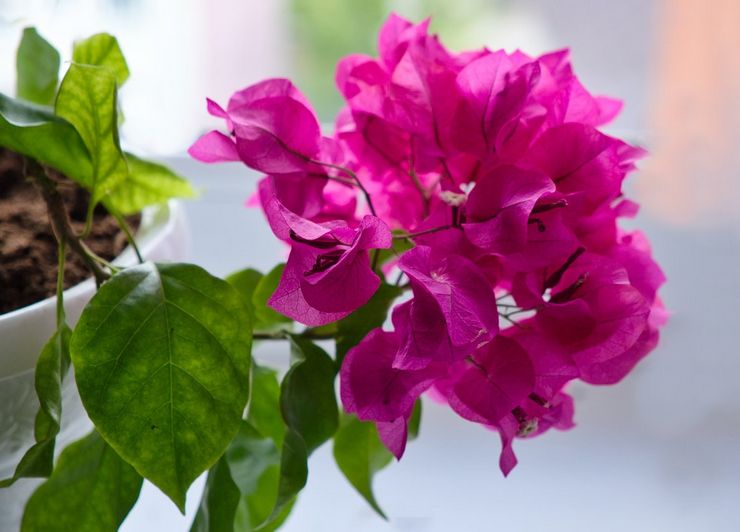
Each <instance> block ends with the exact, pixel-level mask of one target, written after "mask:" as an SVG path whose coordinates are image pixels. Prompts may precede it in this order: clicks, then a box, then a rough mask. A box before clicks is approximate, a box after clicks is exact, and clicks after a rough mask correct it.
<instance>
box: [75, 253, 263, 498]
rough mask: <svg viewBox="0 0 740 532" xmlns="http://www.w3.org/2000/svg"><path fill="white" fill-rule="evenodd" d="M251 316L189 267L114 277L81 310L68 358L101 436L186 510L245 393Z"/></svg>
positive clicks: (217, 282)
mask: <svg viewBox="0 0 740 532" xmlns="http://www.w3.org/2000/svg"><path fill="white" fill-rule="evenodd" d="M250 347H251V328H250V321H249V313H248V311H247V309H246V307H245V305H244V303H243V302H242V300H241V298H240V297H239V294H238V293H237V292H236V291H235V290H234V288H232V287H231V286H230V285H229V284H228V283H226V282H225V281H222V280H221V279H217V278H215V277H213V276H211V275H210V274H209V273H208V272H206V271H205V270H203V269H202V268H199V267H197V266H193V265H189V264H151V263H145V264H141V265H139V266H136V267H133V268H129V269H127V270H124V271H123V272H121V273H119V274H117V275H115V276H114V277H113V278H112V279H111V280H110V281H108V282H107V283H105V284H104V285H103V286H102V287H101V289H100V290H99V291H98V293H97V294H96V295H95V297H94V298H93V299H92V301H91V302H90V303H89V304H88V305H87V307H86V308H85V310H84V311H83V313H82V316H81V318H80V321H79V323H78V325H77V327H76V329H75V333H74V335H73V336H72V344H71V355H72V362H73V364H74V367H75V376H76V379H77V387H78V389H79V391H80V397H81V398H82V402H83V404H84V405H85V408H86V410H87V412H88V414H89V416H90V419H92V421H93V422H94V423H95V426H96V427H97V429H98V431H99V432H100V434H101V435H102V436H103V437H104V438H105V439H106V441H107V442H108V443H109V444H110V445H111V446H112V447H113V448H114V449H115V450H116V451H117V452H118V453H119V454H120V455H121V457H123V458H124V459H125V460H126V461H128V462H129V463H130V464H132V465H133V466H134V467H135V468H136V470H137V471H138V472H139V473H140V474H141V475H142V476H144V477H145V478H147V479H149V480H150V481H152V482H153V483H154V484H156V485H157V486H158V487H159V488H160V489H162V491H163V492H164V493H166V494H167V495H168V496H169V497H170V498H171V499H172V500H173V501H174V502H175V504H177V506H178V507H179V508H180V509H181V510H183V509H184V504H185V492H186V491H187V489H188V486H190V484H191V483H192V481H193V480H195V478H196V477H197V476H198V475H200V474H201V473H202V472H203V471H205V470H206V469H208V468H209V467H211V466H212V465H213V464H214V463H215V462H216V460H218V458H219V457H220V456H221V454H223V452H224V450H225V449H226V447H227V446H228V444H229V442H230V441H231V440H232V438H233V437H234V435H235V434H236V432H237V430H238V429H239V424H240V422H241V417H242V413H243V411H244V407H245V405H246V402H247V398H248V396H249V366H250V360H251V357H250Z"/></svg>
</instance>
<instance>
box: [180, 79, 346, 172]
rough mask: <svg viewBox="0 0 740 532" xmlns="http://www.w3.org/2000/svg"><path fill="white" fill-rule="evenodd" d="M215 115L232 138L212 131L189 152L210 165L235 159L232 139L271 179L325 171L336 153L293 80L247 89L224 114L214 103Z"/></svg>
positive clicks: (251, 164)
mask: <svg viewBox="0 0 740 532" xmlns="http://www.w3.org/2000/svg"><path fill="white" fill-rule="evenodd" d="M208 107H209V111H210V112H211V114H214V115H215V116H219V117H222V118H224V119H225V120H226V125H227V128H228V129H229V133H230V137H227V136H226V135H223V134H221V133H218V132H214V131H212V132H210V133H207V134H206V135H204V136H203V137H201V138H200V139H199V140H198V141H196V142H195V144H193V146H191V148H190V150H189V153H190V155H191V156H193V157H194V158H196V159H199V160H201V161H204V162H216V161H221V160H234V159H233V155H234V152H233V150H231V149H230V148H229V146H228V142H227V141H228V140H230V141H231V143H232V144H233V145H234V146H235V149H236V153H237V154H238V156H239V158H240V159H241V160H242V161H243V162H244V164H246V165H247V166H249V167H251V168H254V169H255V170H258V171H260V172H265V173H267V174H291V173H296V172H306V171H310V170H311V169H316V168H317V167H318V168H319V170H318V171H324V170H325V169H323V168H322V167H321V165H320V164H317V162H319V161H321V162H326V161H327V159H331V158H332V157H331V153H332V152H335V151H336V147H335V146H334V145H333V144H334V141H333V140H332V139H329V138H326V137H322V135H321V128H320V126H319V121H318V118H317V117H316V113H314V111H313V109H312V108H311V106H310V104H309V103H308V101H307V100H306V98H305V97H304V96H303V95H302V94H301V93H300V91H298V89H296V88H295V86H294V85H293V84H292V83H291V82H290V81H289V80H287V79H279V78H278V79H268V80H265V81H262V82H260V83H257V84H255V85H251V86H249V87H247V88H245V89H242V90H240V91H238V92H236V93H234V95H233V96H232V97H231V98H230V100H229V104H228V106H227V108H226V109H225V110H224V109H223V108H221V107H220V106H218V104H216V103H215V102H213V101H211V100H209V101H208ZM330 162H331V161H330Z"/></svg>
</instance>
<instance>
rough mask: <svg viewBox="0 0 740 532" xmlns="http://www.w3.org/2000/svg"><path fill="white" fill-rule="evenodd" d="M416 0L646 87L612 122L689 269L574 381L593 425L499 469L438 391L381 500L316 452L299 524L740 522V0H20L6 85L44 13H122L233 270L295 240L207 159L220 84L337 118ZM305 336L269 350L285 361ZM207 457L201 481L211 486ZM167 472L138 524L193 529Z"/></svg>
mask: <svg viewBox="0 0 740 532" xmlns="http://www.w3.org/2000/svg"><path fill="white" fill-rule="evenodd" d="M392 10H395V11H397V12H399V13H401V14H403V15H405V16H407V17H410V18H412V19H414V20H420V19H422V18H424V17H427V16H432V17H433V22H432V29H433V30H434V31H436V32H438V33H439V34H440V35H441V38H442V40H443V41H444V42H445V43H446V44H447V45H448V46H449V47H450V48H452V49H454V50H461V49H464V48H477V47H479V46H481V45H484V44H485V45H487V46H488V47H490V48H493V49H497V48H506V49H508V50H513V49H515V48H521V49H522V50H524V51H526V52H528V53H530V54H532V55H535V54H538V53H541V52H544V51H548V50H551V49H555V48H560V47H564V46H569V47H571V49H572V55H573V62H574V65H575V68H576V71H577V72H578V73H579V75H580V77H581V79H582V81H583V82H584V84H585V85H586V87H588V88H589V90H591V91H592V92H594V93H597V94H608V95H610V96H615V97H619V98H621V99H623V100H625V102H626V105H625V108H624V111H623V113H622V115H621V116H620V118H619V119H618V120H616V121H615V122H614V124H613V125H612V126H611V127H610V128H609V132H610V133H613V134H617V135H621V136H624V137H626V138H627V139H628V140H629V141H631V142H634V143H638V144H640V145H643V146H645V147H647V148H648V149H649V150H650V152H651V157H650V158H649V159H647V160H645V161H643V162H642V163H641V165H640V171H639V172H637V173H636V174H635V175H634V176H632V177H631V178H630V180H629V184H628V190H629V192H630V194H631V196H632V197H633V198H634V199H636V200H637V201H639V202H640V203H641V204H642V211H641V214H640V216H639V217H638V218H637V220H636V221H635V222H631V223H630V225H637V226H640V227H641V228H643V229H644V230H645V232H646V233H647V234H648V235H649V236H650V238H651V240H652V242H653V246H654V253H655V255H656V257H657V258H658V260H659V262H660V263H661V264H662V265H663V267H664V269H665V271H666V274H667V276H668V279H669V282H668V284H667V286H666V287H665V288H664V289H663V292H662V294H663V297H664V299H665V302H666V305H667V307H668V308H669V309H670V310H671V312H672V319H671V321H670V323H669V325H668V327H667V328H666V329H665V332H664V334H663V339H662V343H661V345H660V347H659V348H658V350H657V351H656V352H655V353H654V354H653V355H651V356H650V357H648V359H647V360H645V361H644V362H643V363H641V364H640V365H639V366H638V367H637V369H636V370H635V372H634V373H633V374H632V375H630V376H629V377H628V378H627V379H626V380H625V381H624V382H622V383H621V384H619V385H618V386H616V387H605V388H594V387H587V386H574V387H573V388H572V390H571V391H572V393H573V395H574V396H575V397H576V401H577V411H576V421H577V423H578V427H577V428H576V429H574V430H573V431H570V432H566V433H548V434H547V435H545V436H543V437H542V438H538V439H534V440H531V441H521V442H519V443H518V446H517V452H518V456H519V460H520V464H519V466H518V467H517V468H516V469H515V470H514V471H513V473H512V474H511V476H510V477H509V478H508V479H503V478H502V477H501V475H500V473H499V471H498V466H497V460H498V452H499V440H498V437H497V436H496V435H495V434H492V433H489V432H487V431H486V430H484V429H482V428H480V427H476V426H473V425H472V424H470V423H467V422H463V421H461V420H459V419H457V418H456V416H455V415H454V414H452V413H451V412H449V411H447V410H446V409H443V408H440V407H438V406H436V405H434V404H432V403H431V402H429V401H427V402H426V403H425V413H424V419H423V423H422V435H421V438H420V439H419V440H417V441H416V442H414V443H413V444H412V445H411V446H410V448H409V449H408V451H407V454H406V456H405V457H404V459H403V460H402V461H401V462H400V463H398V464H394V465H393V466H391V467H390V468H389V469H388V470H386V471H384V472H383V473H381V474H380V475H379V476H378V477H377V480H376V493H377V496H378V499H379V501H380V503H381V505H382V506H383V507H384V509H385V510H386V513H387V514H388V515H389V517H390V521H389V522H383V521H381V520H380V519H379V518H377V517H376V516H375V515H374V514H373V512H372V510H370V509H369V508H368V507H367V506H366V505H365V503H364V502H363V501H362V500H361V499H360V497H359V496H357V495H356V494H355V493H354V492H353V490H352V488H351V487H350V486H349V484H347V483H346V482H345V481H344V479H343V478H342V476H341V473H339V472H338V470H337V469H336V467H335V466H334V464H333V460H332V457H331V449H330V448H329V447H328V446H325V447H324V448H322V449H320V450H319V451H318V452H317V453H316V454H315V455H314V456H313V457H312V459H311V464H310V477H309V483H308V487H307V488H306V489H305V490H304V492H303V494H302V495H301V497H300V500H299V503H298V505H297V507H296V509H295V510H294V512H293V515H292V517H291V518H290V520H289V521H288V523H287V525H286V526H285V530H286V531H291V532H297V531H316V532H325V531H330V532H331V531H346V530H350V529H351V530H355V531H357V532H360V531H375V530H377V531H448V530H464V531H487V530H496V529H498V528H499V527H501V528H503V527H506V530H509V531H533V530H544V529H547V530H549V531H551V532H554V531H568V532H578V531H591V530H599V531H624V530H630V531H651V532H652V531H663V530H665V531H671V532H674V531H703V530H711V531H713V532H720V531H722V532H724V531H728V532H730V531H737V530H740V505H738V501H740V387H739V386H738V384H737V383H738V382H739V381H738V373H740V349H738V346H739V345H740V342H739V340H740V312H739V311H738V306H740V149H738V147H737V146H736V145H737V144H739V143H740V31H738V28H739V27H740V2H738V1H737V0H620V1H619V2H615V1H614V0H559V1H557V2H554V1H552V0H455V1H454V2H452V1H449V0H398V1H390V0H269V1H266V0H211V1H207V0H180V1H178V2H174V1H167V0H146V1H144V0H107V1H103V0H56V1H53V0H16V1H14V0H0V91H2V92H5V93H10V94H12V93H13V91H14V79H15V72H14V63H15V48H16V46H17V43H18V40H19V37H20V33H21V31H22V29H23V27H24V26H26V25H35V26H37V28H38V29H39V31H40V33H41V34H42V35H43V36H45V37H46V38H47V39H48V40H50V41H51V42H52V43H53V44H54V45H56V46H57V47H58V48H59V49H60V51H61V52H62V57H63V59H67V60H68V59H69V58H70V56H71V42H72V41H73V40H74V39H77V38H82V37H86V36H88V35H90V34H92V33H96V32H98V31H109V32H111V33H113V34H115V35H116V36H117V37H118V38H119V40H120V42H121V45H122V47H123V50H124V52H125V54H126V57H127V59H128V62H129V66H130V69H131V72H132V77H131V79H130V80H129V81H128V83H127V85H126V87H125V88H124V89H123V91H122V94H121V99H122V105H123V109H124V111H125V115H126V122H125V124H124V126H123V142H124V143H125V144H126V145H128V146H129V147H131V148H132V149H134V150H135V151H137V152H141V153H142V154H148V155H152V156H155V157H159V158H160V159H162V160H165V161H166V162H168V163H169V164H171V165H173V166H174V167H175V168H177V169H178V170H179V171H181V172H182V173H183V174H184V175H186V176H187V177H188V178H190V179H191V180H192V181H193V182H194V183H195V184H196V186H197V187H198V188H199V189H200V190H201V197H200V199H199V200H198V201H196V202H191V203H189V204H188V205H187V210H188V214H189V218H190V225H191V230H192V238H193V241H192V257H191V258H192V260H193V261H195V262H197V263H199V264H201V265H203V266H204V267H206V268H207V269H209V270H210V271H212V272H213V273H215V274H218V275H223V274H227V273H229V272H231V271H233V270H236V269H238V268H241V267H243V266H245V265H247V264H249V265H253V266H255V267H257V268H259V269H262V270H267V269H270V268H271V267H272V265H274V264H275V263H276V262H277V261H278V260H280V259H282V258H283V256H284V255H283V250H282V249H281V247H280V245H279V244H278V243H277V242H276V241H275V240H274V239H273V237H272V235H271V234H270V233H269V230H268V228H267V226H266V224H265V223H264V222H263V220H262V217H261V215H260V213H259V212H257V211H254V210H249V209H246V208H244V206H243V203H244V200H246V198H248V197H249V196H250V194H251V192H252V191H253V189H254V185H255V182H256V177H257V176H256V175H254V174H252V173H251V172H250V171H249V170H247V169H246V168H244V167H241V166H238V165H223V166H213V167H209V166H205V165H201V164H198V163H195V162H192V161H189V160H188V159H187V158H186V157H185V154H184V152H185V149H186V148H187V147H188V145H189V144H190V143H191V142H192V141H193V140H195V138H196V137H197V136H198V135H199V134H200V133H202V132H203V131H205V130H206V129H208V128H211V127H214V126H218V125H219V124H217V123H216V122H214V121H213V119H212V118H211V117H209V116H208V115H207V114H206V112H205V97H206V96H209V97H211V98H214V99H215V100H217V101H219V102H222V103H225V102H226V101H227V99H228V97H229V95H230V94H231V93H232V92H233V91H234V90H236V89H239V88H242V87H244V86H246V85H249V84H251V83H253V82H255V81H258V80H260V79H262V78H264V77H267V76H287V77H291V78H293V79H294V80H295V82H296V84H297V85H298V86H299V88H301V89H302V90H303V91H304V92H305V93H306V94H307V96H308V97H309V99H310V100H311V101H312V102H313V103H314V105H315V107H316V110H317V112H318V113H319V114H320V116H321V118H322V120H325V121H326V122H329V123H330V122H331V121H332V120H333V116H334V114H335V113H336V111H337V110H338V108H339V105H340V100H339V97H338V93H337V91H336V90H335V88H334V85H333V75H334V64H335V63H336V61H337V59H338V58H340V57H341V56H343V55H345V54H347V53H350V52H366V53H371V54H374V53H375V35H376V33H377V30H378V28H379V27H380V25H381V23H382V21H383V20H384V18H385V17H386V16H387V15H388V13H389V12H391V11H392ZM286 351H287V348H285V349H282V348H281V346H274V345H272V346H269V348H265V347H261V348H260V351H259V353H258V356H259V357H261V358H264V359H268V360H270V361H271V362H273V363H276V364H285V363H286V360H287V357H286ZM201 489H202V479H201V480H200V481H199V482H197V483H196V485H195V486H194V487H193V488H192V490H191V493H190V494H189V497H188V509H189V512H188V516H191V515H192V513H193V510H194V507H195V506H196V505H197V502H198V498H199V491H200V490H201ZM188 526H189V518H184V517H182V516H180V515H179V514H178V512H177V510H176V509H175V508H174V507H173V506H172V505H171V504H170V503H169V502H168V501H167V500H166V499H165V497H164V496H163V495H161V494H159V493H158V492H156V490H154V489H153V488H152V487H151V486H148V485H147V486H146V487H145V490H144V491H143V492H142V497H141V500H140V503H139V504H138V505H137V506H136V507H135V509H134V510H133V512H132V513H131V514H130V515H129V517H128V519H127V521H126V522H125V523H124V526H123V528H122V530H125V531H128V532H137V531H155V530H156V531H160V530H168V531H169V530H173V531H177V530H187V529H188Z"/></svg>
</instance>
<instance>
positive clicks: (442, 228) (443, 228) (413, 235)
mask: <svg viewBox="0 0 740 532" xmlns="http://www.w3.org/2000/svg"><path fill="white" fill-rule="evenodd" d="M447 229H455V226H453V225H440V226H439V227H432V228H431V229H425V230H424V231H418V232H416V233H406V234H405V235H398V236H394V237H393V238H395V239H399V240H401V239H409V238H416V237H417V236H423V235H428V234H431V233H437V232H439V231H446V230H447Z"/></svg>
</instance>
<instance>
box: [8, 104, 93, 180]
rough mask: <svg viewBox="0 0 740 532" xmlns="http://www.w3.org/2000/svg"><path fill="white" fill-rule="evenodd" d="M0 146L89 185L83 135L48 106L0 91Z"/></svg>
mask: <svg viewBox="0 0 740 532" xmlns="http://www.w3.org/2000/svg"><path fill="white" fill-rule="evenodd" d="M0 146H3V147H5V148H8V149H10V150H13V151H15V152H18V153H21V154H23V155H26V156H28V157H31V158H32V159H35V160H37V161H38V162H39V163H41V164H45V165H47V166H50V167H52V168H55V169H56V170H58V171H60V172H61V173H63V174H64V175H66V176H67V177H69V178H70V179H74V180H75V181H76V182H77V183H79V184H80V185H82V186H84V187H87V188H89V187H90V186H92V161H91V159H90V154H89V152H88V151H87V147H86V146H85V143H84V142H83V141H82V137H80V135H79V134H78V133H77V130H76V129H75V128H74V127H73V126H72V124H70V123H69V122H67V121H66V120H64V119H62V118H60V117H58V116H56V115H55V114H54V113H53V112H51V110H50V109H48V108H46V107H40V106H38V105H34V104H30V103H26V102H23V101H20V100H15V99H13V98H9V97H8V96H5V95H4V94H2V93H0Z"/></svg>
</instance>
